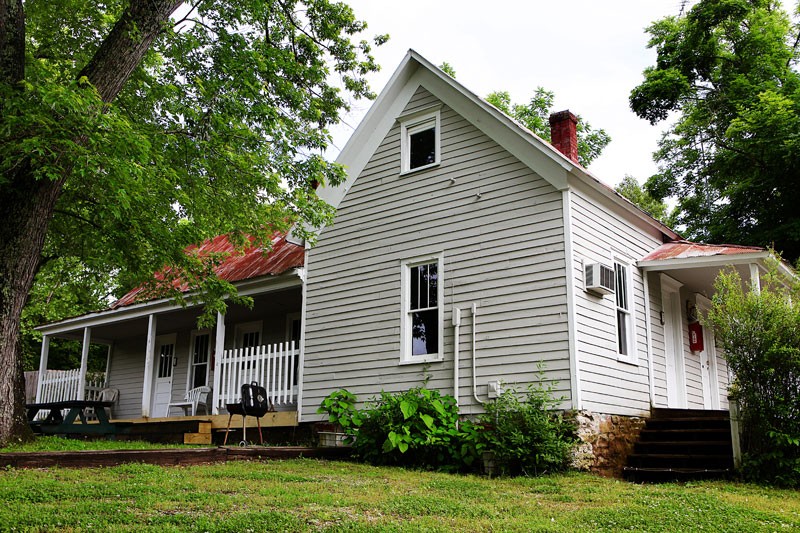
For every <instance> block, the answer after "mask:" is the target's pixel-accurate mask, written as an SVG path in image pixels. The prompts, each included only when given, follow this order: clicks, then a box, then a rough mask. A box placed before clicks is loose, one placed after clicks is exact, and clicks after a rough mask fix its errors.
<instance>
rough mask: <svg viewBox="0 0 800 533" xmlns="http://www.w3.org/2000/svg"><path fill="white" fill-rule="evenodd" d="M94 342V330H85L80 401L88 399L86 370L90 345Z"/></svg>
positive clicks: (79, 390) (79, 385) (79, 391)
mask: <svg viewBox="0 0 800 533" xmlns="http://www.w3.org/2000/svg"><path fill="white" fill-rule="evenodd" d="M91 340H92V328H83V344H82V345H81V371H80V378H79V380H78V400H85V399H86V369H87V368H89V344H90V342H91Z"/></svg>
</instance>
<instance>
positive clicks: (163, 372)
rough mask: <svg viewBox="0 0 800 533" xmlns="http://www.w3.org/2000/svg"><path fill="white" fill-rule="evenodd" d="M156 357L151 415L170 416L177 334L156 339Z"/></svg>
mask: <svg viewBox="0 0 800 533" xmlns="http://www.w3.org/2000/svg"><path fill="white" fill-rule="evenodd" d="M155 355H156V359H155V361H153V364H154V366H155V368H154V370H155V372H153V400H152V403H151V405H150V415H151V416H153V417H157V416H168V414H169V413H167V406H168V405H169V402H170V399H171V398H172V370H173V366H174V365H175V361H176V360H175V335H163V336H161V337H158V338H157V339H156V354H155Z"/></svg>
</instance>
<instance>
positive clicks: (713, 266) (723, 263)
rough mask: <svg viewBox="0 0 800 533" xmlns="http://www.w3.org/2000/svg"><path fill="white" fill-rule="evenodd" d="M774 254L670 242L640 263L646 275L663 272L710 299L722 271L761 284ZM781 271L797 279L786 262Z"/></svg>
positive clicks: (753, 248) (746, 248) (754, 249)
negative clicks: (715, 282)
mask: <svg viewBox="0 0 800 533" xmlns="http://www.w3.org/2000/svg"><path fill="white" fill-rule="evenodd" d="M773 257H774V255H773V254H772V253H771V252H770V251H769V250H767V249H765V248H761V247H758V246H740V245H735V244H706V243H696V242H690V241H685V240H681V241H673V242H668V243H665V244H663V245H661V246H660V247H658V248H656V249H655V250H653V251H652V252H650V253H649V254H647V255H646V256H645V257H643V258H642V259H640V260H639V261H638V262H637V266H638V267H639V268H641V269H642V270H643V271H644V272H663V273H666V274H668V275H669V276H670V277H672V278H674V279H675V280H677V281H679V282H681V283H682V284H684V285H685V286H687V288H690V289H692V290H693V291H694V292H698V293H700V294H703V295H704V296H706V297H711V295H712V293H713V289H714V281H715V280H716V278H717V275H718V274H719V272H720V270H721V269H723V268H726V267H731V268H733V269H735V270H736V271H737V272H738V273H739V275H740V276H741V278H742V279H743V280H753V281H755V282H758V280H759V277H760V274H761V273H763V272H765V271H766V269H767V265H766V262H767V261H768V260H769V259H770V258H773ZM780 269H781V272H782V273H783V274H784V275H785V276H786V277H787V278H789V277H794V276H795V273H794V270H793V269H792V268H791V267H790V266H788V265H787V264H786V263H784V262H783V261H781V262H780Z"/></svg>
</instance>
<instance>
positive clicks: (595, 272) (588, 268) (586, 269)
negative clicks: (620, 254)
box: [583, 263, 614, 296]
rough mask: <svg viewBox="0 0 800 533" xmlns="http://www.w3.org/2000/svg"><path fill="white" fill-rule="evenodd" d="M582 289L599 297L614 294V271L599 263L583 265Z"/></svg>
mask: <svg viewBox="0 0 800 533" xmlns="http://www.w3.org/2000/svg"><path fill="white" fill-rule="evenodd" d="M583 285H584V288H585V289H586V290H587V291H589V292H593V293H595V294H599V295H600V296H602V295H604V294H613V293H614V269H613V268H610V267H607V266H606V265H603V264H601V263H586V264H585V265H583Z"/></svg>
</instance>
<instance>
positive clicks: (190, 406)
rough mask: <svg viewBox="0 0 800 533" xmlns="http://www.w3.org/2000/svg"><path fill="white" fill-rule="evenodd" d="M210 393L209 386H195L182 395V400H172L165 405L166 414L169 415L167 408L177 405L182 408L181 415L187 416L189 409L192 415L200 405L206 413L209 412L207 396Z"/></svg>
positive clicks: (194, 414)
mask: <svg viewBox="0 0 800 533" xmlns="http://www.w3.org/2000/svg"><path fill="white" fill-rule="evenodd" d="M210 394H211V387H196V388H194V389H191V390H189V392H187V393H186V396H184V397H183V401H182V402H173V403H170V404H169V405H168V406H167V416H169V410H170V409H171V408H173V407H179V408H181V409H183V416H189V412H190V410H191V413H192V415H191V416H196V415H197V408H198V407H199V406H200V405H202V406H203V408H204V409H205V412H206V414H210V413H209V411H208V407H209V406H208V403H209V402H208V396H209V395H210Z"/></svg>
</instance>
